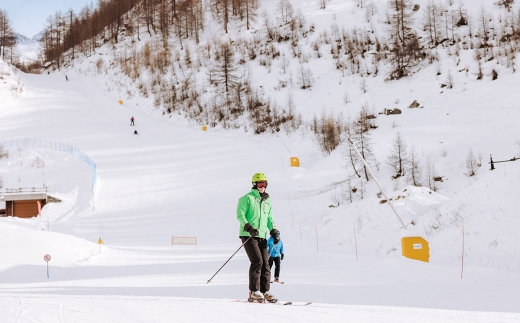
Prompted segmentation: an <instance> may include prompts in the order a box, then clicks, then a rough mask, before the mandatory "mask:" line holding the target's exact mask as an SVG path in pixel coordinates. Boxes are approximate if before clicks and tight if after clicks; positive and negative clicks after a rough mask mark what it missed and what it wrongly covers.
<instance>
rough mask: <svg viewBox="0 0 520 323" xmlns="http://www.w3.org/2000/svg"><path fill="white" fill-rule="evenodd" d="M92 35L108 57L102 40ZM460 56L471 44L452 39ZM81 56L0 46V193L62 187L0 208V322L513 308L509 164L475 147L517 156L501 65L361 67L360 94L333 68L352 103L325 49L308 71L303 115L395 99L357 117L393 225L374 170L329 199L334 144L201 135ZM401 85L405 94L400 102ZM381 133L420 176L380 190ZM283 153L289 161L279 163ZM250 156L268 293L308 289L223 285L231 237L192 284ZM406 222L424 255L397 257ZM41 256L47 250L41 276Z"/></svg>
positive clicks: (518, 246) (514, 118)
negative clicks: (45, 198)
mask: <svg viewBox="0 0 520 323" xmlns="http://www.w3.org/2000/svg"><path fill="white" fill-rule="evenodd" d="M421 3H423V2H421ZM475 3H476V2H475ZM307 4H308V2H302V6H303V7H306V6H307ZM331 4H333V5H334V4H335V5H337V6H340V8H339V9H338V8H336V9H334V7H332V9H329V11H328V14H329V16H326V15H325V14H323V15H322V11H319V12H318V11H315V12H314V14H313V12H307V11H309V10H310V9H309V10H307V11H305V13H306V14H308V16H309V17H312V16H313V15H314V16H316V17H318V18H319V17H321V19H322V22H323V21H328V20H330V19H329V18H330V16H331V11H330V10H336V11H340V9H341V10H343V9H344V10H347V11H348V12H351V11H352V13H354V11H353V9H351V8H350V7H348V8H344V7H342V6H341V3H340V2H339V1H332V2H331ZM309 8H310V6H309ZM304 9H305V8H304ZM323 12H324V13H325V12H326V11H323ZM352 16H354V15H352ZM316 17H315V18H316ZM327 17H328V18H327ZM318 18H316V19H318ZM327 19H328V20H327ZM323 24H324V27H323V28H327V26H328V22H327V24H325V22H323ZM100 51H104V52H105V54H106V55H104V57H105V58H106V59H107V60H110V59H113V57H111V56H110V55H111V54H110V47H108V46H106V47H103V48H101V49H100ZM461 55H462V57H463V59H466V60H467V61H468V62H469V61H471V52H462V54H461ZM464 55H465V56H466V57H464ZM96 57H97V56H96ZM93 62H94V60H90V61H89V60H84V61H83V62H78V63H77V65H76V66H75V67H74V68H70V69H68V70H66V71H60V72H56V73H51V74H50V75H48V74H43V75H24V74H21V73H17V72H16V71H15V70H14V69H13V68H11V67H10V66H8V65H7V64H5V63H4V62H3V61H0V76H2V78H1V79H0V98H1V103H0V145H3V146H4V148H5V149H7V150H8V151H9V153H10V157H9V158H6V159H1V160H0V177H1V180H2V183H3V187H2V188H0V191H4V190H5V189H6V188H18V187H42V186H43V185H47V186H49V193H50V194H51V195H53V196H55V197H57V198H59V199H60V200H61V201H62V202H61V203H56V204H48V205H47V206H45V207H44V208H43V210H42V216H41V217H38V218H33V219H18V218H0V246H1V247H0V322H2V323H3V322H222V323H223V322H265V321H270V322H271V321H272V322H520V305H519V304H520V301H519V299H520V297H519V296H518V295H519V291H520V240H519V236H518V232H519V229H520V217H519V215H518V207H517V201H518V198H519V193H518V184H517V183H518V180H519V179H520V165H519V164H518V162H511V163H503V164H497V169H496V170H495V171H493V172H490V171H488V170H487V168H488V165H487V164H486V161H487V156H488V154H489V153H493V156H494V157H495V159H498V160H500V159H509V158H511V157H513V156H515V154H516V153H517V151H516V148H517V147H516V146H515V144H514V142H515V140H517V139H519V138H518V136H517V133H518V120H519V117H520V109H519V108H518V104H517V102H516V101H517V100H516V99H517V97H518V95H517V89H518V88H519V87H520V82H519V81H518V78H517V77H516V74H514V73H511V71H508V70H506V69H504V70H503V72H501V74H500V78H499V79H498V80H497V81H494V82H492V81H490V80H485V81H475V77H473V76H472V75H471V74H470V75H469V76H468V74H466V75H464V74H465V73H455V72H454V71H455V70H456V67H455V63H454V62H453V61H450V60H446V62H443V64H444V65H443V66H444V67H443V68H444V69H446V66H448V67H450V66H451V69H452V73H453V74H454V81H455V84H456V86H455V87H454V89H453V90H452V91H446V92H445V93H439V92H440V91H441V90H440V88H439V82H442V81H443V80H444V79H438V78H436V77H434V75H435V69H436V67H435V66H428V67H426V68H425V69H423V70H422V71H421V72H420V73H417V74H416V75H414V76H411V77H409V78H407V79H404V80H401V81H399V82H389V83H384V82H383V81H382V78H381V77H379V78H374V79H370V80H369V84H370V90H369V92H368V93H367V94H362V93H361V92H360V91H359V89H358V85H357V81H354V77H351V78H347V77H346V78H345V80H344V81H345V83H344V84H347V85H348V86H346V88H348V91H349V93H350V95H351V96H352V97H353V100H354V101H355V104H354V103H353V104H349V105H348V106H341V105H340V104H339V102H340V101H341V100H339V101H338V100H336V101H338V102H336V101H334V99H333V96H334V95H335V96H338V97H339V96H342V91H339V90H338V91H335V92H334V93H333V95H331V96H329V95H328V94H327V89H328V88H333V86H337V84H338V80H339V79H340V76H339V75H338V74H337V73H338V72H334V73H336V74H333V73H332V71H330V69H333V67H330V66H333V64H332V65H330V64H329V65H330V66H328V65H327V64H325V65H327V66H328V67H327V68H329V70H327V69H325V68H324V69H323V70H321V71H319V70H315V76H316V77H321V78H320V79H321V80H322V81H321V82H319V83H318V84H319V87H317V88H315V89H313V91H307V92H295V94H294V95H295V100H296V101H297V102H298V104H297V105H298V108H299V109H300V110H301V112H302V114H303V115H304V116H306V117H308V116H312V114H313V113H316V111H321V109H322V106H321V105H317V104H316V103H315V102H317V101H321V100H324V101H328V100H330V102H328V103H327V106H330V107H334V108H335V109H338V111H342V112H344V113H345V114H348V115H350V116H355V115H356V113H357V111H358V110H359V107H360V105H361V104H362V103H364V102H365V101H367V102H369V105H370V106H371V107H372V106H375V107H376V109H377V110H379V109H380V108H381V109H382V108H383V107H389V106H391V107H394V106H399V107H400V108H401V109H402V110H403V114H402V115H399V116H378V118H377V121H376V123H377V125H378V128H377V129H375V130H373V131H372V138H373V141H374V143H375V144H374V151H375V152H376V158H377V160H378V161H379V162H380V169H379V170H378V171H376V176H378V178H379V179H380V180H381V182H382V184H383V186H384V187H385V190H386V192H387V193H388V194H389V195H390V197H392V198H393V199H394V200H395V203H394V205H395V207H396V209H397V211H398V212H399V214H400V216H401V217H402V218H403V221H404V222H405V223H406V224H407V226H408V229H407V230H403V229H401V226H400V223H399V221H398V220H397V218H396V217H395V216H394V214H393V213H392V211H391V209H390V208H389V207H388V205H387V204H380V203H379V202H380V200H381V198H378V197H376V192H377V191H378V190H379V189H378V188H377V187H376V186H375V183H374V181H372V180H371V181H370V182H369V183H368V184H367V185H366V187H365V189H366V195H365V197H364V199H363V200H361V199H359V198H358V199H356V200H355V201H354V203H346V200H345V199H344V198H343V199H342V198H341V185H338V183H340V182H341V181H344V180H345V179H346V170H345V167H344V166H345V163H346V161H345V158H344V157H343V156H342V155H341V147H340V148H338V149H337V150H336V151H334V152H333V153H332V154H331V155H330V156H325V155H323V154H322V153H321V151H320V149H319V147H318V146H317V145H316V143H315V142H314V141H313V136H312V134H311V133H309V132H308V131H302V130H300V131H298V132H297V133H293V134H291V135H290V136H289V135H287V134H285V133H283V131H282V132H281V133H279V134H278V136H277V135H272V134H263V135H258V136H257V135H253V134H252V133H251V131H249V132H244V131H243V129H241V130H234V131H232V130H222V129H220V128H209V129H208V131H206V132H203V131H201V128H200V126H199V125H195V124H193V123H191V124H190V122H188V121H187V120H185V119H184V118H183V117H182V116H178V115H173V116H172V117H170V118H169V117H168V116H163V115H162V114H161V111H159V110H154V109H153V107H152V104H151V99H148V100H145V99H144V98H138V97H137V96H134V99H132V100H127V99H125V98H124V97H123V99H124V104H123V105H120V104H118V102H117V101H118V100H119V99H122V98H121V96H120V95H121V93H117V91H110V90H109V88H112V89H114V88H117V86H112V83H111V82H115V80H117V77H120V75H117V74H115V73H114V72H113V71H107V73H106V74H103V75H97V76H95V77H94V76H92V75H88V76H86V75H85V73H84V71H85V70H87V67H88V66H89V64H90V65H92V64H93ZM325 65H324V66H325ZM92 66H93V65H92ZM295 66H296V65H295ZM65 73H66V75H67V76H68V79H69V80H68V81H67V80H66V79H65ZM262 73H266V72H265V71H264V70H263V69H261V68H256V69H255V70H254V74H255V75H262ZM327 73H330V75H334V76H333V77H332V76H330V75H329V76H326V75H327ZM87 74H88V73H87ZM445 74H446V71H444V74H443V75H445ZM443 77H444V76H443ZM350 79H352V80H350ZM323 80H329V81H323ZM327 82H329V83H327ZM105 85H106V86H105ZM265 88H266V91H272V89H270V86H269V87H268V86H266V87H265ZM272 92H275V91H272ZM336 92H337V93H336ZM358 92H359V93H358ZM302 93H303V94H302ZM338 93H339V94H338ZM271 94H272V93H271ZM329 94H330V93H329ZM307 96H308V98H307ZM281 97H285V95H284V96H281ZM396 99H400V101H401V103H400V104H399V105H397V103H394V102H395V101H396ZM414 99H417V100H418V101H419V102H421V103H422V102H426V103H425V106H424V108H422V109H407V108H406V106H408V105H409V103H411V102H412V101H413V100H414ZM515 100H516V101H515ZM306 101H309V102H310V103H308V104H307V105H305V102H306ZM313 102H314V103H313ZM329 103H330V104H329ZM375 112H377V111H375ZM318 114H319V113H318ZM131 116H134V117H135V119H136V124H135V126H130V117H131ZM134 130H137V131H138V133H139V135H134V134H133V132H134ZM398 131H399V132H400V133H401V135H402V136H403V138H404V140H405V141H407V142H408V144H409V146H411V145H414V146H415V149H416V152H418V153H420V157H421V158H422V159H423V160H425V159H426V158H427V156H432V158H433V160H434V162H435V165H436V168H437V171H438V173H439V175H442V176H443V178H444V182H442V183H439V190H438V191H437V192H433V191H430V190H429V189H428V188H425V187H412V186H400V187H398V188H397V189H394V184H393V182H392V181H391V179H390V176H389V171H388V169H387V168H386V165H385V158H386V156H387V155H388V154H389V151H390V146H391V142H392V141H393V140H394V138H395V135H396V133H397V132H398ZM515 136H516V137H515ZM71 147H72V148H71ZM470 148H471V149H473V151H474V153H475V155H478V154H479V153H481V154H482V155H483V156H484V159H483V161H482V162H483V165H482V167H480V168H479V170H478V174H477V176H474V177H468V176H466V175H465V174H464V172H465V166H464V160H465V158H466V155H467V154H468V151H469V149H470ZM289 150H290V152H289ZM71 151H72V152H73V154H71V153H70V152H71ZM83 154H84V155H83ZM78 156H88V157H89V158H90V159H91V160H93V161H94V162H95V164H96V172H97V178H96V183H95V189H94V190H92V186H93V184H94V183H93V176H94V172H93V169H92V167H89V165H87V163H85V162H84V160H85V159H84V158H82V159H80V158H78ZM291 156H298V157H299V159H300V162H301V166H302V167H300V168H291V167H289V158H290V157H291ZM38 161H43V162H44V167H41V166H42V165H41V163H40V164H39V163H38ZM256 172H264V173H265V174H266V175H267V176H268V178H269V187H268V189H267V191H268V192H269V194H270V196H271V198H272V203H273V207H274V217H275V222H276V226H277V228H278V229H279V230H280V231H281V235H282V239H283V241H284V246H285V249H286V254H285V259H284V261H283V262H282V274H281V279H282V280H283V281H285V284H283V285H280V284H273V286H272V288H271V291H272V293H273V294H274V295H276V296H277V297H278V298H279V299H280V300H282V301H292V302H294V304H295V305H302V304H304V303H306V302H309V301H311V302H312V304H311V305H309V306H277V305H273V304H265V305H263V304H248V303H245V302H236V301H237V300H245V299H246V297H247V292H248V284H247V282H248V275H247V271H248V266H249V262H248V260H247V256H246V255H245V252H244V251H243V250H241V251H240V252H238V253H237V255H236V256H235V257H234V258H233V259H232V260H231V261H230V262H229V263H228V264H227V265H226V266H225V267H224V269H222V271H221V272H220V273H219V274H218V275H217V276H216V277H215V278H213V280H212V282H211V283H209V284H207V283H206V282H207V280H208V279H209V278H210V277H211V276H212V275H213V274H214V273H215V272H216V271H217V270H218V269H219V268H220V267H221V265H222V264H223V263H224V262H225V261H226V260H227V259H228V257H229V256H231V254H233V252H235V251H236V249H237V248H238V247H239V246H240V242H239V241H240V240H239V239H238V230H239V227H238V222H237V220H236V215H235V208H236V204H237V201H238V198H239V197H240V196H242V195H243V194H245V193H247V192H248V191H249V189H250V178H251V176H252V175H253V174H254V173H256ZM398 196H401V197H400V198H399V199H397V197H398ZM403 197H404V198H403ZM338 201H341V202H342V203H341V204H340V205H339V206H337V207H329V206H331V205H333V206H336V205H337V202H338ZM3 206H4V205H2V204H0V208H3ZM412 222H413V223H414V224H412ZM462 227H464V232H465V236H464V237H465V247H464V251H465V253H464V261H465V267H464V272H463V273H462V278H461V269H462V268H461V256H462ZM354 232H355V233H356V235H354ZM416 235H417V236H422V237H424V238H426V239H427V240H428V241H429V242H430V250H431V251H430V253H431V258H430V263H423V262H418V261H413V260H410V259H406V258H403V257H401V255H400V250H401V249H400V239H401V237H403V236H416ZM172 236H179V237H182V236H191V237H196V238H197V246H180V245H175V246H172V245H171V238H172ZM99 238H102V239H103V241H104V242H105V244H104V245H98V244H96V242H97V241H98V239H99ZM356 247H357V248H356ZM356 251H357V256H356ZM45 254H50V255H51V256H52V259H51V261H50V262H49V278H47V268H46V263H45V261H44V260H43V256H44V255H45Z"/></svg>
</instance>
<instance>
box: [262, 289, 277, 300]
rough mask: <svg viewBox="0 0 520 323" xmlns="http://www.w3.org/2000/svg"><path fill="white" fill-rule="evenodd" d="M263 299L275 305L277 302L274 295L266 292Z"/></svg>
mask: <svg viewBox="0 0 520 323" xmlns="http://www.w3.org/2000/svg"><path fill="white" fill-rule="evenodd" d="M264 299H265V300H266V301H268V302H269V303H277V302H278V300H277V299H276V297H274V295H273V294H271V292H270V291H267V292H265V293H264Z"/></svg>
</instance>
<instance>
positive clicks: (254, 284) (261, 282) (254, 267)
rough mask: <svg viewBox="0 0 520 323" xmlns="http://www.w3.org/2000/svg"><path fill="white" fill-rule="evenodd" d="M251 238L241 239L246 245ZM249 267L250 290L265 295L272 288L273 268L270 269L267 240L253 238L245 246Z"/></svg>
mask: <svg viewBox="0 0 520 323" xmlns="http://www.w3.org/2000/svg"><path fill="white" fill-rule="evenodd" d="M248 238H249V237H240V239H242V243H244V242H245V241H246V240H247V239H248ZM244 249H245V250H246V253H247V257H249V261H250V262H251V265H250V266H249V290H250V291H257V290H259V291H260V292H261V293H265V292H267V291H269V289H270V288H271V268H270V267H269V254H268V253H267V240H265V239H262V238H251V239H249V241H247V243H246V244H245V245H244Z"/></svg>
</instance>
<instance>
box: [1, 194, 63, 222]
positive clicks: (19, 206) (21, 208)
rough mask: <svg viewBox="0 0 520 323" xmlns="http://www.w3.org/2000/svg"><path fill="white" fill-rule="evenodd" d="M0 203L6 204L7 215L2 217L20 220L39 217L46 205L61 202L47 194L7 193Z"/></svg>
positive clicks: (2, 196)
mask: <svg viewBox="0 0 520 323" xmlns="http://www.w3.org/2000/svg"><path fill="white" fill-rule="evenodd" d="M0 201H2V202H5V214H1V215H0V216H15V217H18V218H32V217H35V216H38V214H39V213H40V210H41V209H42V208H43V207H44V206H45V204H47V203H49V202H61V201H60V200H58V199H56V198H53V197H52V196H50V195H48V194H47V193H46V192H42V193H40V192H34V193H32V192H31V193H29V192H28V193H6V194H3V195H1V196H0Z"/></svg>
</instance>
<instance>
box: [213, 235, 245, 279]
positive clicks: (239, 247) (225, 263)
mask: <svg viewBox="0 0 520 323" xmlns="http://www.w3.org/2000/svg"><path fill="white" fill-rule="evenodd" d="M251 238H252V237H249V238H247V240H246V241H245V242H244V243H243V244H242V245H241V246H240V247H239V248H238V249H237V251H235V253H234V254H232V255H231V257H229V259H228V260H227V261H226V262H225V263H224V264H223V265H222V267H220V269H219V270H217V272H216V273H215V275H213V276H211V278H210V279H209V280H208V282H207V283H206V284H209V282H210V281H211V280H212V279H213V277H215V276H217V274H218V272H219V271H220V270H221V269H222V268H224V266H225V265H226V264H227V263H228V262H229V261H230V260H231V258H233V256H234V255H236V253H237V252H238V250H240V249H242V247H243V246H244V245H245V244H246V243H247V242H248V241H249V239H251Z"/></svg>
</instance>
